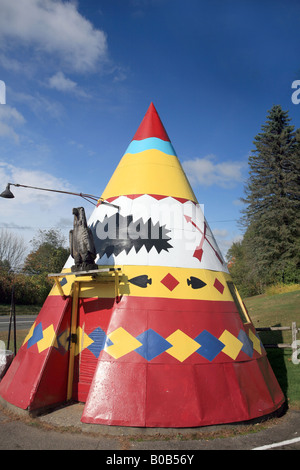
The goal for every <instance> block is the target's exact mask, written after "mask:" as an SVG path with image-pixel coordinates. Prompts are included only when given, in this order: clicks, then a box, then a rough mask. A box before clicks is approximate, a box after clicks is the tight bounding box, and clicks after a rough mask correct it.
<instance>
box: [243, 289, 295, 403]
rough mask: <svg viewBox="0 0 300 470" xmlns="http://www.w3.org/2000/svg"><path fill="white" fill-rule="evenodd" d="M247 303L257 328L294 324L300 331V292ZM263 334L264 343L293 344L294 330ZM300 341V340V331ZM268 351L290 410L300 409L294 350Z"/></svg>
mask: <svg viewBox="0 0 300 470" xmlns="http://www.w3.org/2000/svg"><path fill="white" fill-rule="evenodd" d="M244 302H245V305H246V307H247V309H248V312H249V316H250V318H251V320H252V322H253V324H254V326H255V328H259V327H261V328H262V327H270V326H291V325H292V322H293V321H295V322H296V324H297V327H298V328H299V327H300V317H299V311H300V290H295V291H292V292H284V293H278V294H272V295H268V294H263V295H257V296H254V297H249V298H247V299H244ZM259 335H260V337H261V339H262V342H263V343H264V344H278V343H287V344H291V342H292V334H291V331H270V332H259ZM297 339H298V340H300V332H299V333H298V335H297ZM266 351H267V355H268V359H269V362H270V364H271V367H272V369H273V371H274V373H275V375H276V378H277V380H278V382H279V384H280V386H281V389H282V391H283V393H284V394H285V396H286V399H287V401H288V404H289V407H290V408H294V409H300V364H293V362H292V350H291V349H267V350H266ZM298 359H300V353H299V354H298Z"/></svg>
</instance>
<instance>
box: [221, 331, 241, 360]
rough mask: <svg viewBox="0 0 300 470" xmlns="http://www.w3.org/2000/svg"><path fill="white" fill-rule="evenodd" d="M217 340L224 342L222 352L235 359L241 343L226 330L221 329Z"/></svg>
mask: <svg viewBox="0 0 300 470" xmlns="http://www.w3.org/2000/svg"><path fill="white" fill-rule="evenodd" d="M219 340H220V341H221V342H222V343H224V344H225V347H224V348H223V349H222V352H224V353H225V354H227V356H229V357H231V358H232V359H236V358H237V356H238V354H239V352H240V350H241V349H242V347H243V343H242V342H241V341H240V340H239V339H237V338H236V337H235V336H233V335H232V334H231V333H230V332H229V331H227V330H225V331H223V333H222V334H221V336H220V338H219Z"/></svg>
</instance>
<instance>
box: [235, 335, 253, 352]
mask: <svg viewBox="0 0 300 470" xmlns="http://www.w3.org/2000/svg"><path fill="white" fill-rule="evenodd" d="M238 339H239V340H240V341H241V342H242V343H243V347H242V351H243V352H244V353H246V354H247V355H248V356H249V357H252V356H253V343H252V341H251V339H250V338H249V336H248V335H247V334H246V332H245V331H244V330H240V332H239V335H238Z"/></svg>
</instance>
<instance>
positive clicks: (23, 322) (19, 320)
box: [0, 315, 36, 331]
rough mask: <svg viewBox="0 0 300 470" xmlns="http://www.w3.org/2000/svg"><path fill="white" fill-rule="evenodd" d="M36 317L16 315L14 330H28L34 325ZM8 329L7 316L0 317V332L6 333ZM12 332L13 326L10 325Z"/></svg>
mask: <svg viewBox="0 0 300 470" xmlns="http://www.w3.org/2000/svg"><path fill="white" fill-rule="evenodd" d="M35 319H36V315H17V316H16V328H17V330H27V329H28V330H29V328H30V327H31V325H32V324H33V323H34V321H35ZM8 328H9V315H0V331H8ZM12 331H13V324H12Z"/></svg>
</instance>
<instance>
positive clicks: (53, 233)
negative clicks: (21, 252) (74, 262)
mask: <svg viewBox="0 0 300 470" xmlns="http://www.w3.org/2000/svg"><path fill="white" fill-rule="evenodd" d="M64 243H65V240H64V237H63V235H62V234H61V232H60V231H59V230H55V229H50V230H39V231H38V235H37V237H35V238H33V239H32V240H31V244H32V247H33V250H32V251H31V252H30V253H29V255H28V256H27V258H26V260H25V263H24V271H26V272H27V273H31V274H49V273H50V272H60V271H61V269H62V268H63V266H64V264H65V262H66V260H67V258H68V256H69V253H70V252H69V249H68V248H65V246H64Z"/></svg>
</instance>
